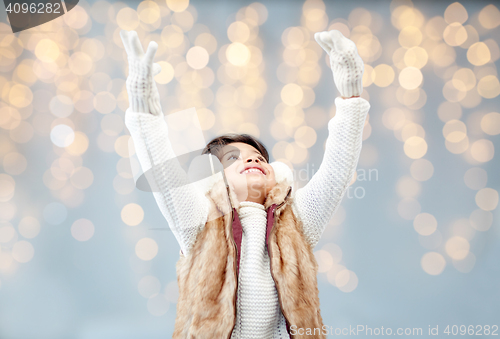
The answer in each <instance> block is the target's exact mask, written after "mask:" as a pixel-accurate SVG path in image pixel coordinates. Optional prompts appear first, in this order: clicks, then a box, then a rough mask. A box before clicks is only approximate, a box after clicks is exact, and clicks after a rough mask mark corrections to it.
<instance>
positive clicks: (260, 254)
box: [125, 98, 370, 338]
mask: <svg viewBox="0 0 500 339" xmlns="http://www.w3.org/2000/svg"><path fill="white" fill-rule="evenodd" d="M335 104H336V106H337V112H336V115H335V116H334V117H333V118H332V119H331V120H330V121H329V123H328V130H329V135H328V139H327V142H326V149H325V155H324V158H323V161H322V163H321V166H320V167H319V169H318V171H317V172H316V173H315V174H314V176H313V177H312V179H311V180H310V181H309V182H308V183H307V184H306V185H305V186H304V187H302V188H300V189H298V190H297V191H296V192H295V193H293V192H292V197H293V198H294V200H293V205H292V207H293V210H294V213H295V214H296V215H297V216H298V217H299V218H300V219H301V220H302V223H303V227H304V232H305V236H306V238H307V239H308V241H309V242H310V243H311V245H312V246H313V247H314V246H316V244H317V243H318V241H319V240H320V237H321V235H322V233H323V230H324V228H325V226H326V225H327V224H328V221H329V220H330V219H331V217H332V216H333V214H334V213H335V211H336V210H337V208H338V206H339V204H340V202H341V200H342V197H343V196H344V193H345V192H346V189H347V187H348V185H349V183H350V181H351V179H352V176H353V174H354V172H355V170H356V165H357V162H358V158H359V153H360V151H361V143H362V132H363V126H364V123H365V119H366V115H367V113H368V110H369V108H370V105H369V103H368V101H366V100H364V99H362V98H351V99H342V98H337V99H336V100H335ZM125 121H126V125H127V128H128V129H129V131H130V134H131V136H132V138H133V141H134V146H135V150H136V153H137V156H138V158H139V161H140V163H141V166H142V168H143V171H144V172H146V171H147V170H148V169H150V168H151V163H152V162H153V163H154V164H161V163H164V162H165V161H166V160H167V159H171V158H173V157H175V154H174V152H173V150H172V147H171V144H170V141H169V139H168V130H167V125H166V122H165V119H164V117H163V116H162V115H158V116H155V115H152V114H149V113H142V112H133V111H131V110H130V109H128V110H127V113H126V115H125ZM179 169H180V167H178V168H164V169H163V170H162V171H161V173H158V172H156V171H154V172H153V173H154V180H155V182H156V185H157V187H158V189H159V191H158V192H154V193H153V194H154V197H155V199H156V202H157V203H158V206H159V208H160V210H161V212H162V214H163V215H164V217H165V218H166V220H167V222H168V225H169V227H170V229H171V230H172V233H173V234H174V236H175V237H176V239H177V241H178V243H179V245H180V247H181V249H182V252H183V253H185V254H189V253H190V250H191V248H192V246H193V244H194V241H195V239H196V236H197V234H198V232H199V231H200V230H201V229H202V227H203V226H204V225H205V223H206V220H207V217H208V200H207V199H206V197H205V196H204V194H203V192H202V191H201V190H200V189H198V188H197V187H196V183H193V184H190V185H187V186H183V187H179V188H176V189H167V187H172V182H174V181H176V180H180V179H179V178H181V176H182V173H178V172H177V171H179ZM263 208H264V207H263V206H262V205H260V206H259V204H256V203H250V202H242V203H241V206H240V210H239V213H240V214H241V215H240V218H241V224H242V227H243V238H242V253H241V259H240V260H241V262H240V276H239V285H238V291H237V293H238V304H237V320H236V326H235V328H234V331H233V337H232V338H287V331H286V326H285V322H284V318H283V315H282V313H281V310H280V307H279V304H278V296H277V292H276V288H275V285H274V281H273V279H272V277H271V274H270V267H269V256H268V253H267V249H266V247H265V229H266V214H265V211H264V210H263Z"/></svg>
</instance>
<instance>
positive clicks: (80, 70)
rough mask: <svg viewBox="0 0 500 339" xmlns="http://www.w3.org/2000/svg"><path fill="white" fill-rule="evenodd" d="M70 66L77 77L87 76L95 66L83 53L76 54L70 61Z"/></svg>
mask: <svg viewBox="0 0 500 339" xmlns="http://www.w3.org/2000/svg"><path fill="white" fill-rule="evenodd" d="M68 66H69V68H70V69H71V71H72V72H73V73H74V74H76V75H86V74H87V73H89V72H90V71H91V69H92V66H93V61H92V59H91V58H90V57H89V56H88V55H87V54H85V53H83V52H75V53H73V54H72V55H71V57H70V58H69V60H68Z"/></svg>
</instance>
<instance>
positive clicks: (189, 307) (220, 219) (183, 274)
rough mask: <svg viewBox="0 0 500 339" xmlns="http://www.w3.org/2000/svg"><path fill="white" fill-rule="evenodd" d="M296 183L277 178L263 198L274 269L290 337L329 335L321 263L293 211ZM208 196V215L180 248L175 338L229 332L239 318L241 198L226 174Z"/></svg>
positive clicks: (220, 335) (219, 337)
mask: <svg viewBox="0 0 500 339" xmlns="http://www.w3.org/2000/svg"><path fill="white" fill-rule="evenodd" d="M291 189H292V187H291V186H289V185H288V183H287V182H286V181H285V182H281V183H278V184H277V185H276V186H275V187H274V188H273V189H272V190H271V191H270V192H269V194H268V196H267V198H266V201H265V203H264V207H265V209H266V211H267V232H266V245H267V250H268V253H269V257H270V264H271V275H272V277H273V280H274V282H275V285H276V289H277V292H278V299H279V303H280V306H281V311H282V312H283V315H284V317H285V319H286V322H287V329H288V332H289V334H290V337H291V338H326V336H325V335H324V334H322V331H321V329H322V327H323V321H322V318H321V314H320V305H319V297H318V293H319V292H318V286H317V280H316V275H317V271H318V264H317V262H316V259H315V257H314V255H313V251H312V248H311V245H310V244H309V243H308V242H307V240H306V238H305V236H304V234H303V231H302V224H301V222H300V220H298V219H297V217H296V216H295V215H294V213H293V211H292V205H291V203H292V198H291V196H290V193H291ZM206 196H207V198H208V199H209V201H210V210H209V217H208V221H207V223H206V224H205V226H204V228H203V229H202V231H201V232H200V233H199V234H198V236H197V239H196V242H195V243H194V245H193V248H192V249H191V251H190V253H189V254H188V255H183V254H182V253H181V255H180V258H179V261H178V262H177V266H176V270H177V282H178V286H179V299H178V302H177V318H176V320H175V329H174V333H173V338H207V339H214V338H217V339H224V338H230V337H231V333H232V330H233V328H234V325H235V321H236V295H237V294H236V291H237V286H238V285H237V284H238V278H237V277H238V271H239V254H240V249H241V238H242V227H241V223H240V221H239V217H238V210H239V203H238V201H237V199H236V196H235V195H234V192H232V191H231V190H230V189H229V188H228V187H227V186H226V185H225V184H224V181H223V180H220V181H218V182H217V183H216V184H215V185H214V186H213V187H212V189H211V190H210V191H209V192H208V193H207V194H206ZM233 206H234V207H233ZM290 329H292V330H290ZM293 329H296V330H293ZM300 329H303V330H300ZM308 329H309V330H308ZM315 329H316V331H315ZM298 333H304V334H303V335H299V334H298ZM306 333H315V334H313V335H308V334H306ZM293 334H295V335H293ZM263 339H264V338H263Z"/></svg>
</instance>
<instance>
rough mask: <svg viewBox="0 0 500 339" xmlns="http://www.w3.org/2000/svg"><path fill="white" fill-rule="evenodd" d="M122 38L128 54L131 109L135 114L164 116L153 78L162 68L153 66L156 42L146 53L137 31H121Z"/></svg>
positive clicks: (151, 43) (152, 43)
mask: <svg viewBox="0 0 500 339" xmlns="http://www.w3.org/2000/svg"><path fill="white" fill-rule="evenodd" d="M120 36H121V38H122V41H123V45H124V47H125V51H126V52H127V56H128V62H129V74H128V77H127V82H126V86H127V92H128V96H129V104H130V108H131V109H132V111H134V112H144V113H150V114H153V115H160V114H163V113H162V110H161V105H160V95H159V93H158V88H157V87H156V82H155V81H154V79H153V77H154V76H155V75H157V74H158V73H160V72H161V66H160V65H159V64H157V63H154V64H153V59H154V56H155V53H156V50H157V49H158V44H157V43H156V42H154V41H151V42H150V43H149V46H148V49H147V51H146V53H144V50H143V49H142V45H141V42H140V41H139V37H138V36H137V32H136V31H130V32H127V31H125V30H122V31H120Z"/></svg>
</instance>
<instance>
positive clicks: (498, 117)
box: [481, 112, 500, 135]
mask: <svg viewBox="0 0 500 339" xmlns="http://www.w3.org/2000/svg"><path fill="white" fill-rule="evenodd" d="M481 129H482V130H483V131H484V133H486V134H489V135H497V134H500V114H499V113H497V112H491V113H488V114H485V115H484V116H483V118H482V119H481Z"/></svg>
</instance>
